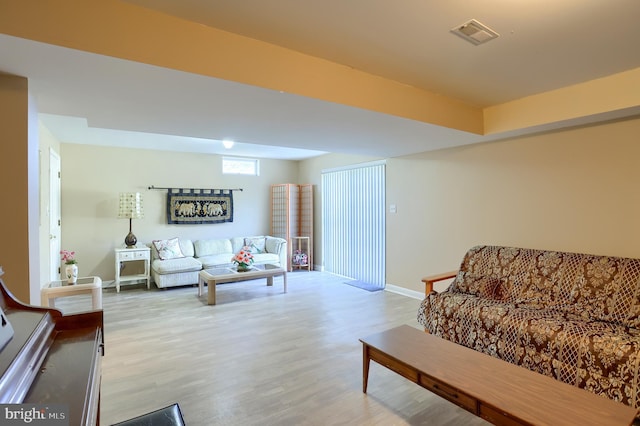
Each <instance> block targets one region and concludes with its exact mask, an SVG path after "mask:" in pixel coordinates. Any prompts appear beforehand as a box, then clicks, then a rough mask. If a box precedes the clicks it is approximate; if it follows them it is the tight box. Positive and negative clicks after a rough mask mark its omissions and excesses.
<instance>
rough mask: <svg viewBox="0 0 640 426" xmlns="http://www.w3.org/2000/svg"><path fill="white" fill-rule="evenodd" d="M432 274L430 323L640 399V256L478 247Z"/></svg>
mask: <svg viewBox="0 0 640 426" xmlns="http://www.w3.org/2000/svg"><path fill="white" fill-rule="evenodd" d="M454 277H455V279H454V280H453V282H452V283H451V285H450V286H449V287H448V289H447V290H446V291H443V292H441V293H437V292H435V291H433V283H434V282H435V281H438V280H442V279H445V278H454ZM423 281H424V282H425V284H426V292H427V294H426V297H425V299H424V300H423V301H422V303H421V305H420V308H419V311H418V322H419V323H420V324H422V325H423V326H424V327H425V330H426V331H428V332H430V333H432V334H434V335H437V336H440V337H443V338H445V339H447V340H451V341H453V342H455V343H458V344H461V345H464V346H467V347H469V348H472V349H475V350H477V351H480V352H484V353H486V354H489V355H491V356H494V357H497V358H500V359H502V360H504V361H508V362H510V363H513V364H517V365H520V366H522V367H525V368H528V369H530V370H533V371H536V372H538V373H541V374H544V375H547V376H550V377H553V378H555V379H557V380H561V381H563V382H565V383H568V384H571V385H574V386H577V387H580V388H583V389H587V390H589V391H591V392H593V393H595V394H599V395H603V396H606V397H608V398H610V399H612V400H615V401H619V402H622V403H624V404H627V405H630V406H632V407H634V408H640V373H639V369H640V328H639V327H640V259H629V258H620V257H606V256H594V255H587V254H578V253H566V252H555V251H543V250H532V249H521V248H511V247H496V246H478V247H473V248H471V249H470V250H469V251H468V252H467V254H466V255H465V257H464V259H463V261H462V264H461V265H460V269H459V270H458V271H455V272H452V273H450V274H441V275H438V276H435V277H427V278H425V279H423Z"/></svg>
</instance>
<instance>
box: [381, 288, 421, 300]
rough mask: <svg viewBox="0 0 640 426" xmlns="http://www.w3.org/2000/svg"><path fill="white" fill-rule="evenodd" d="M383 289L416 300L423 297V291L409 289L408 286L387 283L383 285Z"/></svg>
mask: <svg viewBox="0 0 640 426" xmlns="http://www.w3.org/2000/svg"><path fill="white" fill-rule="evenodd" d="M384 290H385V291H389V292H391V293H397V294H400V295H402V296H407V297H410V298H412V299H418V300H422V299H424V293H422V292H419V291H415V290H409V289H408V288H404V287H400V286H398V285H393V284H387V285H386V286H385V287H384Z"/></svg>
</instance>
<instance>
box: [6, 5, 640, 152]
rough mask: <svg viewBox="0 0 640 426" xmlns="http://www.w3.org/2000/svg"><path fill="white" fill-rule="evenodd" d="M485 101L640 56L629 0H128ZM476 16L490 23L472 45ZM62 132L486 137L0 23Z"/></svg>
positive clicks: (306, 148) (17, 66)
mask: <svg viewBox="0 0 640 426" xmlns="http://www.w3.org/2000/svg"><path fill="white" fill-rule="evenodd" d="M128 3H132V4H137V5H140V6H143V7H148V8H154V9H156V10H158V11H161V12H164V13H168V14H171V15H174V16H177V17H180V18H183V19H188V20H192V21H196V22H199V23H202V24H204V25H209V26H213V27H217V28H220V29H223V30H226V31H230V32H234V33H237V34H241V35H244V36H247V37H251V38H255V39H260V40H263V41H266V42H269V43H272V44H277V45H280V46H283V47H286V48H290V49H293V50H296V51H300V52H303V53H306V54H309V55H313V56H317V57H322V58H325V59H328V60H331V61H334V62H337V63H340V64H344V65H348V66H350V67H353V68H356V69H359V70H362V71H365V72H368V73H371V74H376V75H379V76H382V77H385V78H388V79H392V80H396V81H399V82H403V83H406V84H408V85H412V86H415V87H419V88H423V89H426V90H429V91H431V92H434V93H439V94H442V95H445V96H449V97H453V98H457V99H460V100H463V101H465V102H467V103H469V104H472V105H476V106H488V105H494V104H498V103H503V102H506V101H509V100H514V99H518V98H522V97H524V96H528V95H531V94H535V93H540V92H544V91H548V90H553V89H557V88H560V87H564V86H568V85H571V84H576V83H581V82H584V81H589V80H592V79H595V78H599V77H603V76H607V75H611V74H614V73H618V72H622V71H626V70H630V69H635V68H638V67H640V53H639V52H640V50H639V49H638V46H639V44H640V43H639V42H640V25H637V20H638V18H640V1H638V0H613V1H605V0H561V1H560V0H518V1H513V0H476V1H473V2H470V1H468V0H446V1H445V0H441V1H437V0H403V1H402V2H391V1H389V0H349V1H344V0H304V1H300V0H269V1H264V0H241V1H240V0H236V1H223V0H218V1H211V0H128ZM471 18H475V19H477V20H479V21H480V22H482V23H484V24H486V25H488V26H489V27H491V28H492V29H493V30H495V31H497V32H498V33H499V34H500V37H499V38H498V39H496V40H494V41H491V42H489V43H487V44H484V45H480V46H473V45H471V44H469V43H467V42H465V41H464V40H462V39H461V38H459V37H456V36H455V35H453V34H451V33H450V32H449V30H450V29H451V28H453V27H455V26H457V25H459V24H462V23H464V22H466V21H467V20H469V19H471ZM0 71H2V72H7V73H11V74H16V75H22V76H25V77H28V78H29V86H30V90H31V92H32V93H33V94H34V96H35V99H36V103H37V107H38V110H39V111H40V112H41V113H42V115H41V116H42V120H43V122H44V123H45V125H46V126H47V127H48V128H49V129H50V130H51V131H52V133H54V135H55V136H56V137H58V138H59V139H60V140H62V141H64V142H69V143H94V144H103V145H120V146H131V147H142V148H152V149H178V150H185V151H192V152H209V153H220V152H225V151H224V149H223V148H222V144H221V142H220V140H222V139H224V138H230V139H234V140H236V142H240V143H237V144H236V145H235V146H234V148H233V149H232V150H231V151H226V152H225V153H231V154H236V155H246V156H259V157H264V158H289V159H299V158H306V157H309V156H314V155H318V154H319V153H322V152H340V153H353V154H365V155H371V156H380V157H393V156H399V155H406V154H412V153H417V152H423V151H428V150H432V149H438V148H444V147H449V146H457V145H463V144H468V143H474V142H480V141H485V140H489V138H487V137H482V136H478V135H473V134H469V133H465V132H460V131H455V130H451V129H447V128H443V127H438V126H434V125H430V124H427V123H423V122H418V121H413V120H408V119H404V118H399V117H394V116H390V115H385V114H381V113H376V112H371V111H365V110H361V109H357V108H353V107H348V106H344V105H338V104H335V103H330V102H324V101H320V100H316V99H310V98H305V97H302V96H297V95H292V94H285V93H279V92H276V91H272V90H267V89H262V88H257V87H252V86H248V85H244V84H239V83H234V82H229V81H224V80H219V79H215V78H211V77H205V76H201V75H195V74H189V73H185V72H180V71H175V70H169V69H165V68H159V67H154V66H150V65H145V64H140V63H135V62H131V61H126V60H121V59H116V58H111V57H106V56H101V55H96V54H91V53H87V52H81V51H76V50H71V49H67V48H62V47H57V46H52V45H48V44H44V43H38V42H34V41H29V40H24V39H19V38H15V37H11V36H6V35H0Z"/></svg>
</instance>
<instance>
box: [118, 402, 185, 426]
mask: <svg viewBox="0 0 640 426" xmlns="http://www.w3.org/2000/svg"><path fill="white" fill-rule="evenodd" d="M113 426H185V423H184V419H183V418H182V412H180V406H179V405H178V404H173V405H170V406H168V407H164V408H161V409H159V410H156V411H152V412H150V413H147V414H143V415H141V416H138V417H134V418H133V419H129V420H125V421H124V422H120V423H116V424H115V425H113Z"/></svg>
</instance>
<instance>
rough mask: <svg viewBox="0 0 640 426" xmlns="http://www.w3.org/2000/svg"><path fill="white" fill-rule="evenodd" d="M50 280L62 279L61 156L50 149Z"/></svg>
mask: <svg viewBox="0 0 640 426" xmlns="http://www.w3.org/2000/svg"><path fill="white" fill-rule="evenodd" d="M47 213H48V214H49V280H50V281H55V280H59V279H60V236H61V234H62V232H61V230H62V228H61V226H60V156H59V155H58V153H57V152H55V151H54V150H52V149H51V148H49V208H48V211H47Z"/></svg>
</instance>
